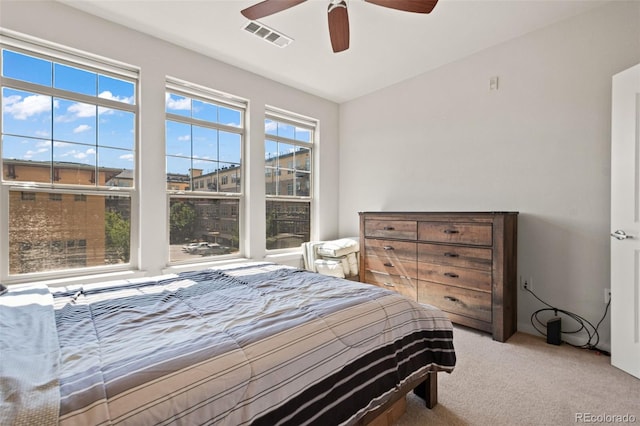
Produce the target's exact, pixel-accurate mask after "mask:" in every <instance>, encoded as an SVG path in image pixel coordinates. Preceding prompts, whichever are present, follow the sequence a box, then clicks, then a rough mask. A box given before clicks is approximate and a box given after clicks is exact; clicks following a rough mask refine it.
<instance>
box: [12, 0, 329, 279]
mask: <svg viewBox="0 0 640 426" xmlns="http://www.w3.org/2000/svg"><path fill="white" fill-rule="evenodd" d="M0 26H2V27H4V28H5V29H9V30H13V31H18V32H21V33H25V34H28V35H30V36H34V37H38V38H42V39H45V40H48V41H52V42H55V43H59V44H62V45H65V46H68V47H72V48H76V49H80V50H84V51H87V52H90V53H93V54H97V55H101V56H104V57H107V58H109V59H113V60H118V61H122V62H125V63H129V64H131V65H135V66H138V67H140V68H141V73H140V76H141V85H140V86H141V97H140V106H141V113H140V134H141V141H140V155H141V156H142V157H144V158H145V163H144V164H145V165H146V166H148V164H150V163H154V164H157V165H158V166H157V167H151V168H150V167H144V168H142V169H141V179H140V180H139V185H140V189H141V191H140V194H141V195H140V197H141V209H142V211H141V217H142V221H141V224H140V235H141V241H142V249H141V250H140V265H141V268H142V269H143V270H144V271H145V273H146V274H148V275H153V274H158V273H160V272H161V271H162V269H163V268H164V266H165V264H166V259H167V250H168V248H167V241H168V235H167V234H168V227H167V225H166V219H167V212H168V208H167V204H166V202H167V201H166V197H165V195H164V194H165V171H164V164H165V159H164V128H165V125H164V82H165V76H167V75H169V76H172V77H176V78H180V79H182V80H186V81H189V82H193V83H197V84H200V85H202V86H206V87H211V88H213V89H216V90H220V91H223V92H227V93H230V94H233V95H236V96H240V97H243V98H246V99H248V100H249V110H248V117H249V125H248V128H249V132H248V140H249V143H248V145H247V149H246V151H245V158H244V164H245V167H246V172H247V174H248V176H247V177H248V178H249V179H246V178H245V179H244V182H251V183H250V185H249V186H248V187H245V191H246V194H247V198H246V205H245V209H244V212H245V215H247V217H248V221H247V223H248V226H247V227H246V228H245V229H243V230H242V231H241V232H242V236H243V237H244V241H245V248H246V249H247V253H246V254H247V255H248V256H251V257H252V258H254V259H261V258H263V257H264V256H265V251H266V248H265V238H264V236H265V206H264V204H265V203H264V188H265V182H264V105H265V104H269V105H272V106H275V107H278V108H282V109H285V110H290V111H293V112H296V113H298V114H302V115H306V116H309V117H312V118H315V119H318V120H319V123H320V124H319V129H318V132H319V134H320V135H321V141H320V143H319V144H318V146H317V147H316V150H315V155H314V164H315V166H316V167H318V166H319V164H320V163H323V164H325V163H326V164H336V163H337V162H338V105H337V104H335V103H333V102H330V101H327V100H324V99H321V98H318V97H315V96H312V95H309V94H307V93H304V92H301V91H299V90H295V89H292V88H290V87H287V86H284V85H282V84H279V83H276V82H273V81H271V80H267V79H265V78H263V77H260V76H258V75H256V74H252V73H250V72H247V71H243V70H240V69H238V68H235V67H232V66H230V65H227V64H225V63H222V62H219V61H216V60H213V59H210V58H207V57H205V56H202V55H199V54H197V53H194V52H192V51H189V50H186V49H183V48H180V47H177V46H175V45H172V44H170V43H166V42H163V41H161V40H158V39H156V38H153V37H149V36H146V35H143V34H141V33H139V32H136V31H133V30H130V29H127V28H125V27H122V26H119V25H116V24H113V23H111V22H108V21H106V20H102V19H99V18H96V17H93V16H91V15H88V14H85V13H83V12H80V11H78V10H76V9H73V8H70V7H68V6H65V5H63V4H60V3H57V2H50V1H49V2H34V1H26V2H14V1H9V2H7V1H3V2H2V4H1V13H0ZM149 159H152V161H148V160H149ZM337 179H338V178H337V174H336V173H326V174H321V175H320V179H319V181H315V182H314V196H315V199H316V203H315V205H314V207H315V208H314V210H313V213H312V214H313V217H312V220H313V223H314V224H315V225H316V228H315V229H316V234H315V235H313V236H312V237H314V238H329V237H335V235H336V234H337V232H338V219H337V214H338V204H337V203H338V196H337V194H336V192H335V188H336V187H337V186H338V180H337ZM319 218H322V221H320V220H319ZM299 258H300V255H299V254H298V255H297V256H294V257H290V258H289V259H288V260H290V261H291V262H293V263H294V264H295V265H296V266H297V265H299ZM286 260H287V259H286V258H280V261H286Z"/></svg>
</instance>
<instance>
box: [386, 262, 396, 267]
mask: <svg viewBox="0 0 640 426" xmlns="http://www.w3.org/2000/svg"><path fill="white" fill-rule="evenodd" d="M384 266H388V267H389V268H394V267H395V266H393V263H391V262H386V263H385V264H384Z"/></svg>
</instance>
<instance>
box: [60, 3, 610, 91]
mask: <svg viewBox="0 0 640 426" xmlns="http://www.w3.org/2000/svg"><path fill="white" fill-rule="evenodd" d="M58 1H61V2H63V3H65V4H68V5H70V6H72V7H75V8H78V9H80V10H83V11H85V12H88V13H90V14H93V15H97V16H100V17H103V18H105V19H108V20H111V21H114V22H117V23H119V24H122V25H125V26H127V27H131V28H135V29H136V30H138V31H142V32H144V33H148V34H150V35H153V36H156V37H158V38H161V39H164V40H167V41H170V42H172V43H174V44H177V45H179V46H183V47H187V48H189V49H192V50H194V51H197V52H200V53H202V54H204V55H208V56H211V57H213V58H216V59H218V60H220V61H223V62H226V63H229V64H232V65H235V66H237V67H240V68H243V69H246V70H250V71H252V72H255V73H258V74H260V75H263V76H265V77H267V78H270V79H272V80H276V81H279V82H281V83H284V84H287V85H289V86H292V87H295V88H298V89H301V90H304V91H306V92H309V93H312V94H315V95H318V96H321V97H323V98H326V99H329V100H332V101H335V102H339V103H340V102H345V101H348V100H350V99H354V98H356V97H359V96H362V95H365V94H367V93H370V92H373V91H375V90H378V89H381V88H383V87H386V86H389V85H391V84H394V83H397V82H399V81H402V80H406V79H407V78H410V77H413V76H416V75H418V74H422V73H424V72H426V71H429V70H432V69H434V68H437V67H439V66H442V65H444V64H447V63H450V62H453V61H456V60H458V59H460V58H463V57H465V56H468V55H470V54H472V53H474V52H478V51H480V50H482V49H486V48H488V47H490V46H494V45H496V44H499V43H502V42H504V41H506V40H509V39H512V38H514V37H517V36H520V35H522V34H525V33H527V32H530V31H534V30H536V29H539V28H542V27H545V26H547V25H550V24H552V23H554V22H557V21H560V20H563V19H566V18H569V17H571V16H575V15H577V14H580V13H584V12H586V11H588V10H590V9H591V8H594V7H597V6H601V5H603V4H604V3H605V2H606V1H609V0H597V1H596V0H440V2H439V3H438V5H437V6H436V7H435V9H434V10H433V12H432V13H431V14H429V15H422V14H414V13H408V12H401V11H397V10H393V9H388V8H384V7H381V6H376V5H374V4H371V3H365V2H364V1H363V0H347V1H348V6H349V8H348V10H349V21H350V32H351V43H350V48H349V50H346V51H344V52H341V53H337V54H336V53H333V52H332V50H331V44H330V41H329V34H328V27H327V6H328V4H329V0H308V1H307V2H305V3H302V4H300V5H298V6H295V7H293V8H291V9H288V10H285V11H283V12H280V13H277V14H275V15H271V16H268V17H265V18H263V19H261V20H260V22H261V23H263V24H265V25H267V26H269V27H271V28H273V29H275V30H277V31H279V32H281V33H283V34H285V35H287V36H289V37H291V38H293V39H294V42H293V43H292V44H290V45H289V46H288V47H286V48H279V47H277V46H274V45H271V44H269V43H266V42H265V41H263V40H261V39H259V38H258V37H256V36H254V35H252V34H250V33H248V32H246V31H244V30H242V27H243V26H244V25H245V24H246V23H247V20H246V18H244V17H243V16H242V15H241V14H240V11H241V10H242V9H244V8H246V7H248V6H251V5H253V4H255V3H258V2H259V1H260V0H197V1H191V0H189V1H187V0H135V1H134V0H58Z"/></svg>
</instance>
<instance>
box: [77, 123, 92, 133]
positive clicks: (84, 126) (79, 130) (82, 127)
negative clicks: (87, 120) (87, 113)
mask: <svg viewBox="0 0 640 426" xmlns="http://www.w3.org/2000/svg"><path fill="white" fill-rule="evenodd" d="M87 130H91V126H89V125H88V124H81V125H79V126H78V127H76V128H75V129H73V133H82V132H86V131H87Z"/></svg>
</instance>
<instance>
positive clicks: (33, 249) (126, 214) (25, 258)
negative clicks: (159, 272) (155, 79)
mask: <svg viewBox="0 0 640 426" xmlns="http://www.w3.org/2000/svg"><path fill="white" fill-rule="evenodd" d="M2 43H3V44H2V49H1V52H0V53H1V54H0V61H1V75H0V83H1V91H2V142H1V146H0V148H1V150H2V163H1V165H2V168H3V169H4V170H5V172H4V173H2V174H1V176H2V192H1V196H2V203H3V204H4V203H5V202H6V203H7V204H8V206H9V207H8V213H9V216H8V224H0V227H2V229H3V230H4V229H5V227H8V232H2V235H3V237H2V238H7V239H8V247H9V252H8V270H3V271H2V272H3V274H8V275H20V274H28V273H41V272H49V273H54V274H63V275H64V274H69V273H70V272H72V271H71V270H74V269H77V268H85V267H102V268H109V267H111V266H108V265H112V264H130V261H131V259H130V253H129V247H130V243H131V230H130V222H131V213H132V212H131V197H132V196H133V194H134V193H135V192H134V188H135V185H134V182H133V176H134V175H135V173H134V171H135V152H136V141H137V136H136V135H137V129H136V122H137V112H138V107H137V70H135V69H134V68H133V67H127V66H124V65H122V64H115V63H113V62H111V61H109V60H106V59H104V58H97V57H94V56H91V55H86V56H84V55H82V54H80V53H78V52H77V51H73V52H72V51H65V50H64V49H63V48H62V47H60V46H56V47H55V48H50V47H49V46H48V45H45V44H44V43H42V44H31V43H28V42H25V41H23V40H18V39H15V38H12V37H9V36H3V37H2ZM123 176H126V178H124V179H125V180H128V181H129V182H128V183H129V185H127V186H128V189H129V190H128V191H127V190H123V191H119V192H117V193H114V191H113V190H111V191H109V188H110V187H112V186H124V185H114V182H117V181H118V180H119V179H123ZM25 186H28V188H29V190H28V192H26V191H24V188H25ZM76 201H83V202H82V203H78V202H76ZM5 241H6V240H5ZM27 248H28V249H27ZM4 261H5V260H4V259H3V261H2V262H0V263H4ZM127 267H128V266H127ZM54 271H55V272H54Z"/></svg>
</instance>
